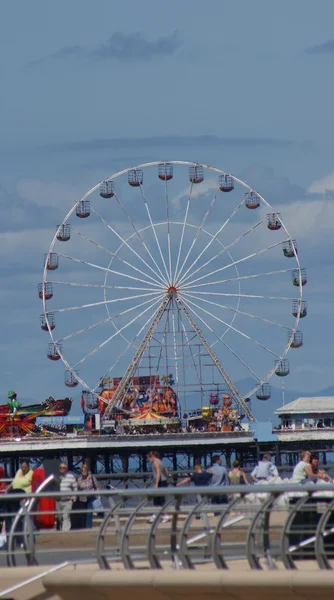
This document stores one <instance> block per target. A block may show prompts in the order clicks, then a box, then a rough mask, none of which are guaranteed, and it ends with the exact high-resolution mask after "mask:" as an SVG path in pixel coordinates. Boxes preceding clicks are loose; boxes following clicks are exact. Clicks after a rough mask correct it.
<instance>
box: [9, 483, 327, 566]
mask: <svg viewBox="0 0 334 600" xmlns="http://www.w3.org/2000/svg"><path fill="white" fill-rule="evenodd" d="M51 480H52V477H51V478H49V480H47V481H46V482H44V483H43V484H42V486H41V487H40V488H39V490H38V491H37V492H36V493H35V494H31V495H29V496H27V497H25V498H24V501H23V502H22V506H21V508H20V509H19V511H18V512H17V514H16V515H15V516H14V518H13V520H12V524H11V528H10V531H9V532H7V546H6V547H5V548H4V549H3V552H1V551H0V561H1V555H2V556H6V560H7V564H8V566H15V565H20V564H28V565H34V564H45V565H48V564H57V563H60V562H63V561H64V560H68V561H71V560H72V561H73V560H77V561H82V560H90V561H92V560H93V561H96V562H97V564H98V565H99V567H100V568H101V569H111V568H113V565H114V564H115V563H117V562H118V563H121V564H122V565H123V567H124V568H125V569H136V568H143V567H148V568H152V569H163V568H169V567H174V568H178V569H180V568H182V569H196V568H197V567H198V565H199V564H203V563H211V564H212V566H213V567H214V566H215V567H216V568H217V569H228V568H230V567H231V566H232V565H233V563H234V562H235V561H236V560H243V561H245V564H247V566H248V568H249V569H264V568H285V569H296V568H299V567H300V566H301V564H302V562H301V561H312V563H314V565H316V566H317V567H318V568H320V569H333V568H334V485H329V484H327V485H325V484H322V485H320V484H317V485H314V484H308V485H296V484H275V485H260V484H258V485H253V486H228V487H226V488H223V487H221V488H213V487H207V488H193V487H190V488H173V487H169V488H166V489H163V490H155V489H142V490H101V491H99V496H100V499H101V501H102V503H103V508H100V509H99V510H100V513H99V515H98V516H96V514H94V522H93V528H92V529H80V530H75V531H73V530H71V531H69V532H65V531H57V530H56V529H55V528H53V529H49V530H37V529H36V528H35V527H34V517H35V516H36V515H39V514H40V513H39V502H38V500H39V499H41V498H42V497H48V498H50V497H51V496H52V497H53V498H54V499H55V500H57V499H58V500H59V499H60V498H61V493H60V492H55V491H52V490H50V491H49V492H48V491H45V490H46V489H47V487H48V485H49V484H50V482H51ZM217 489H218V491H219V492H220V493H225V494H228V498H227V497H225V498H224V497H222V498H221V499H220V503H218V504H215V503H214V502H216V498H215V497H216V496H217ZM95 494H96V492H89V493H84V496H85V497H89V496H93V495H95ZM162 494H163V499H161V498H162ZM81 495H83V494H81ZM10 496H11V499H13V500H22V496H19V495H15V494H11V495H10ZM78 496H80V494H78ZM157 498H159V499H160V500H159V506H156V507H152V502H154V501H155V503H157ZM7 500H8V498H7ZM224 500H226V502H224ZM5 501H6V495H2V496H1V497H0V512H2V513H4V511H3V510H2V509H1V507H2V506H4V502H5ZM74 512H75V511H73V513H72V514H74ZM80 512H81V514H84V513H87V512H89V510H88V509H85V510H83V509H82V510H81V511H80ZM52 514H53V515H54V517H55V516H56V515H55V513H54V512H52ZM12 516H13V515H12Z"/></svg>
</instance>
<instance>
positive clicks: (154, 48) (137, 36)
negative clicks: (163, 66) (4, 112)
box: [27, 31, 184, 67]
mask: <svg viewBox="0 0 334 600" xmlns="http://www.w3.org/2000/svg"><path fill="white" fill-rule="evenodd" d="M183 45H184V40H183V39H182V38H181V37H180V34H179V32H178V31H173V32H172V33H169V34H167V35H165V36H160V37H157V38H155V39H152V40H149V39H147V38H146V37H145V36H144V35H143V34H141V33H139V32H135V33H129V34H127V33H122V32H121V31H116V32H115V33H113V34H112V35H111V36H110V38H108V40H107V41H106V42H104V43H103V44H101V45H100V46H96V47H93V48H89V47H84V46H78V45H72V46H65V47H64V48H60V49H59V50H56V52H53V53H52V54H49V55H48V56H45V57H42V58H38V59H36V60H33V61H30V62H29V63H28V64H27V67H36V66H38V65H40V64H43V63H46V62H49V61H61V60H64V59H67V58H93V59H96V60H98V59H108V58H109V59H114V60H119V61H149V60H151V59H152V58H154V57H162V56H172V55H173V54H175V52H177V50H180V49H181V48H182V47H183Z"/></svg>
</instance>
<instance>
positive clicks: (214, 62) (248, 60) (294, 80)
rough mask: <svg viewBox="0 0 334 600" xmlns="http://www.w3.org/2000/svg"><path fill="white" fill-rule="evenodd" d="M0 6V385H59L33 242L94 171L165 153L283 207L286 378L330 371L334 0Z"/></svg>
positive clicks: (297, 381)
mask: <svg viewBox="0 0 334 600" xmlns="http://www.w3.org/2000/svg"><path fill="white" fill-rule="evenodd" d="M18 15H19V18H18ZM0 16H1V18H0V47H1V52H0V72H1V81H2V90H1V96H0V111H1V113H0V114H1V140H0V162H1V174H0V206H1V211H2V219H1V223H0V251H1V256H2V260H1V271H0V273H1V279H2V285H1V291H0V306H1V314H2V319H1V325H0V335H1V344H0V347H1V355H2V359H1V385H0V389H1V390H2V393H3V394H5V392H6V391H7V389H9V388H14V389H16V390H17V392H18V394H19V396H20V397H21V398H22V399H24V398H25V397H26V398H28V397H29V398H36V400H40V399H41V398H43V397H44V396H47V395H49V394H52V395H53V396H58V397H61V396H63V395H64V393H65V392H67V390H66V388H64V385H63V376H62V372H61V369H60V368H58V366H56V368H55V365H53V364H52V363H51V362H50V361H48V360H47V359H46V357H45V349H46V342H47V340H46V337H45V336H46V334H45V335H44V334H43V333H42V332H41V331H40V329H39V324H38V319H39V315H40V312H41V306H40V303H39V301H38V298H37V294H36V286H37V283H38V282H39V281H40V280H41V277H42V267H43V265H42V263H43V254H44V252H45V251H46V250H47V248H48V246H49V244H50V242H51V239H52V236H53V234H54V231H55V226H56V225H57V223H58V222H59V219H61V218H62V217H63V216H64V215H65V214H66V212H67V211H68V210H69V209H70V208H71V206H73V204H74V203H75V202H76V201H77V199H78V197H80V196H81V195H82V194H83V193H85V191H86V190H87V189H89V188H90V187H91V186H92V185H94V183H96V182H97V181H99V180H100V179H102V178H103V177H104V176H106V175H110V174H111V173H113V172H114V171H118V170H120V169H122V168H125V167H127V166H132V165H136V164H138V163H141V162H146V161H150V160H163V159H175V160H182V159H184V160H197V161H200V162H206V163H209V164H213V165H215V166H217V167H220V168H222V169H224V170H226V171H229V172H232V173H233V174H235V175H236V176H239V177H240V178H241V179H244V180H245V181H246V182H247V183H249V184H250V185H251V186H254V187H255V188H256V189H257V190H258V191H259V192H260V193H261V194H262V195H263V196H264V197H265V198H266V199H267V200H268V202H269V203H271V204H272V205H273V206H274V207H278V209H279V210H280V212H281V213H282V217H283V220H284V221H285V222H286V224H287V225H288V228H289V229H290V230H291V233H292V235H293V237H296V239H297V241H298V244H299V245H298V247H299V252H300V259H301V262H302V263H303V265H302V266H305V267H306V268H307V272H308V277H309V284H308V286H307V287H306V288H305V294H306V297H307V300H308V302H309V316H308V318H307V319H305V320H304V321H303V322H302V323H301V329H302V330H303V332H304V337H305V344H304V347H303V348H302V349H300V350H298V355H297V354H294V355H293V357H291V375H290V377H289V378H288V379H287V380H286V381H285V383H286V386H287V387H288V388H291V389H299V390H301V391H305V390H311V391H317V390H320V389H322V388H325V387H327V386H330V385H332V384H333V378H332V332H333V329H334V317H333V311H332V295H333V291H334V284H333V278H332V273H333V239H332V223H333V217H334V208H333V198H334V195H333V192H334V167H333V159H332V157H333V149H334V148H333V145H334V144H333V93H334V83H333V77H332V72H333V66H334V29H333V22H334V5H333V2H332V1H331V0H322V2H321V4H318V5H317V4H316V3H314V2H313V1H309V0H294V2H293V3H292V2H289V1H288V0H283V1H282V2H280V3H272V2H268V1H267V0H253V1H252V2H249V1H248V0H236V1H235V2H227V1H224V0H217V1H216V0H211V1H210V3H207V6H206V8H205V9H204V4H203V3H202V2H200V1H197V0H183V1H182V2H179V1H173V0H170V2H169V3H168V4H167V5H166V4H164V5H163V4H162V3H158V2H156V1H155V2H153V1H152V2H151V1H149V0H145V1H144V2H142V3H141V4H140V5H138V3H137V2H135V1H132V0H126V1H114V2H111V1H108V0H105V1H102V0H95V2H94V3H93V2H89V1H87V0H77V1H75V0H72V2H71V3H69V2H65V1H62V0H59V1H58V2H57V3H56V4H52V3H46V2H44V0H43V1H42V0H40V1H38V0H32V1H31V2H29V3H27V2H25V1H24V0H22V1H21V0H16V1H15V2H12V3H3V4H2V5H1V12H0ZM210 136H215V137H210ZM133 216H134V217H135V214H134V215H133ZM273 383H276V385H277V380H276V382H273Z"/></svg>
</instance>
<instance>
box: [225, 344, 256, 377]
mask: <svg viewBox="0 0 334 600" xmlns="http://www.w3.org/2000/svg"><path fill="white" fill-rule="evenodd" d="M218 339H219V341H220V342H222V343H223V344H224V346H225V348H227V350H229V351H230V352H231V354H233V356H234V357H235V358H236V359H237V360H238V361H239V362H240V363H241V364H242V365H243V366H244V367H245V368H246V369H247V371H248V372H249V373H250V374H251V375H252V376H253V377H255V379H257V381H258V382H259V383H261V379H260V377H259V376H258V375H257V374H256V373H255V371H253V369H252V368H251V367H250V366H249V365H248V364H247V363H246V362H245V361H244V360H243V359H242V358H241V357H240V356H238V354H237V353H236V352H235V351H234V350H233V349H232V348H231V347H230V346H229V345H228V344H227V343H226V342H225V340H224V339H223V338H222V336H219V337H218Z"/></svg>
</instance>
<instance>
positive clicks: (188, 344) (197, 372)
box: [180, 313, 205, 397]
mask: <svg viewBox="0 0 334 600" xmlns="http://www.w3.org/2000/svg"><path fill="white" fill-rule="evenodd" d="M180 322H181V327H182V331H183V335H184V336H185V338H186V343H187V346H188V348H189V354H190V356H191V360H192V363H193V367H194V370H195V373H196V377H197V379H198V384H199V387H200V390H201V394H202V397H203V396H204V393H205V392H204V387H203V383H202V379H201V375H200V372H199V370H198V367H197V365H196V361H195V357H194V353H193V349H192V347H191V343H190V339H189V336H188V333H187V329H186V327H185V325H184V322H183V315H181V313H180ZM184 385H185V381H184Z"/></svg>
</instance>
